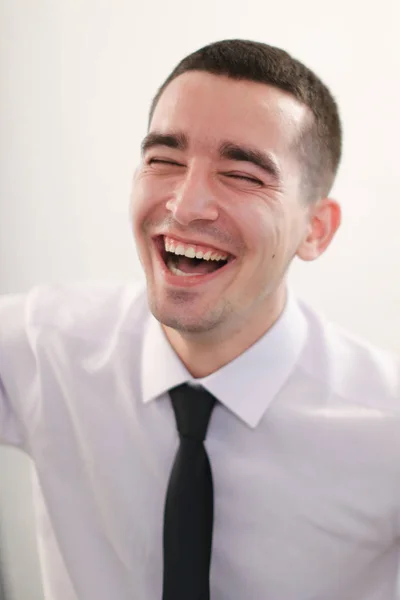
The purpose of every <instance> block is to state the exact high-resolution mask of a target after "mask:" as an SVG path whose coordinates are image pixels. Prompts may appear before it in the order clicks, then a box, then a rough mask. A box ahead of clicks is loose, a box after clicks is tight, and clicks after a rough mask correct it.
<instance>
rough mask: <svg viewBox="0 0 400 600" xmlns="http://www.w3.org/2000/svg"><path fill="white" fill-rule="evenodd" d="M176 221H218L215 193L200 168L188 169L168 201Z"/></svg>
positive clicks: (187, 222) (182, 222) (167, 204)
mask: <svg viewBox="0 0 400 600" xmlns="http://www.w3.org/2000/svg"><path fill="white" fill-rule="evenodd" d="M166 208H167V209H168V210H169V211H170V212H171V214H172V216H173V217H174V219H175V221H177V222H178V223H180V224H181V225H189V224H190V223H192V222H193V221H198V220H202V221H216V220H217V219H218V207H217V202H216V197H215V193H214V192H213V190H212V189H211V185H210V183H209V182H207V176H206V174H204V173H202V172H200V170H195V169H192V170H189V169H188V170H187V172H186V173H185V176H184V178H183V179H182V180H181V181H180V183H179V185H178V187H177V188H176V190H175V192H174V195H173V197H172V198H170V200H168V202H167V203H166Z"/></svg>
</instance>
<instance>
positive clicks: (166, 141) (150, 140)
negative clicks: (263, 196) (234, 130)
mask: <svg viewBox="0 0 400 600" xmlns="http://www.w3.org/2000/svg"><path fill="white" fill-rule="evenodd" d="M156 146H166V147H167V148H173V149H175V150H187V148H188V146H189V142H188V138H187V136H186V135H185V134H183V133H160V132H157V131H155V132H152V133H149V134H148V135H146V137H145V138H144V140H143V142H142V144H141V149H142V154H144V153H145V152H147V151H148V150H151V149H152V148H154V147H156ZM219 155H220V157H221V158H225V159H227V160H236V161H238V162H248V163H251V164H253V165H255V166H256V167H258V168H259V169H262V170H263V171H265V172H266V173H267V174H268V175H269V176H272V177H273V178H274V179H275V180H276V181H280V179H281V172H280V169H279V166H278V164H277V162H276V160H275V158H274V157H273V156H272V155H271V154H269V153H267V152H262V151H261V150H258V149H257V148H252V147H250V146H243V145H240V144H235V143H234V142H228V141H227V142H222V144H221V145H220V147H219Z"/></svg>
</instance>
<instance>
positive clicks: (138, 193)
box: [130, 179, 159, 233]
mask: <svg viewBox="0 0 400 600" xmlns="http://www.w3.org/2000/svg"><path fill="white" fill-rule="evenodd" d="M158 205H159V194H158V193H157V190H155V189H154V185H152V184H151V183H150V182H149V181H146V180H144V179H138V180H137V181H135V182H134V184H133V186H132V194H131V202H130V211H131V218H132V224H133V228H134V230H135V232H136V233H140V232H141V231H143V230H144V229H146V224H147V223H148V222H149V221H150V220H151V216H152V215H153V213H154V211H155V209H156V207H157V206H158Z"/></svg>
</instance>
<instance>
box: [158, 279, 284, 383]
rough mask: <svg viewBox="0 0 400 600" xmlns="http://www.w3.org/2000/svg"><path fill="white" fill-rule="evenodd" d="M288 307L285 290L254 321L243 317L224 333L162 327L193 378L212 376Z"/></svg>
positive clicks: (254, 314) (268, 327)
mask: <svg viewBox="0 0 400 600" xmlns="http://www.w3.org/2000/svg"><path fill="white" fill-rule="evenodd" d="M285 303H286V288H285V287H284V286H283V287H281V288H279V289H278V290H276V291H275V292H274V293H273V294H272V295H271V296H269V297H268V298H267V299H266V301H265V302H264V303H262V305H261V306H260V307H259V310H257V311H256V312H255V313H252V315H251V317H247V318H246V317H243V318H242V319H241V320H238V321H237V322H236V323H235V324H234V325H231V326H230V328H229V329H228V328H225V330H224V331H213V332H211V333H210V332H207V333H204V334H187V333H182V332H180V331H177V330H175V329H171V328H170V327H166V326H163V329H164V332H165V335H166V336H167V339H168V341H169V343H170V344H171V346H172V348H173V349H174V350H175V352H176V354H177V355H178V356H179V358H180V359H181V361H182V362H183V364H184V365H185V367H186V368H187V370H188V371H189V373H190V374H191V375H192V377H194V378H196V379H200V378H202V377H206V376H207V375H211V373H214V372H215V371H218V369H221V368H222V367H223V366H224V365H227V364H228V363H230V362H231V361H233V360H234V359H235V358H237V357H238V356H240V355H241V354H243V352H245V351H246V350H247V349H248V348H250V347H251V346H252V345H253V344H255V343H256V342H257V341H258V340H259V339H260V338H261V337H262V336H263V335H265V334H266V333H267V331H268V330H269V329H270V328H271V327H272V326H273V325H274V323H275V322H276V321H277V320H278V318H279V316H280V315H281V314H282V311H283V309H284V307H285Z"/></svg>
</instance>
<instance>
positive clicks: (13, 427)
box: [0, 295, 33, 448]
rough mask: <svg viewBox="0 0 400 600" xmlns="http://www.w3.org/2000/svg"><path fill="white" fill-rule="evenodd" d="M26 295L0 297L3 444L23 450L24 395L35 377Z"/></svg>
mask: <svg viewBox="0 0 400 600" xmlns="http://www.w3.org/2000/svg"><path fill="white" fill-rule="evenodd" d="M26 303H27V298H26V296H24V295H7V296H0V443H1V444H9V445H12V446H17V447H19V448H23V447H24V435H23V429H24V427H23V426H22V424H21V411H22V410H23V407H22V404H23V395H24V390H26V384H27V381H29V378H30V377H32V367H33V355H32V351H31V348H30V343H29V331H28V328H27V322H26V312H27V311H26Z"/></svg>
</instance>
